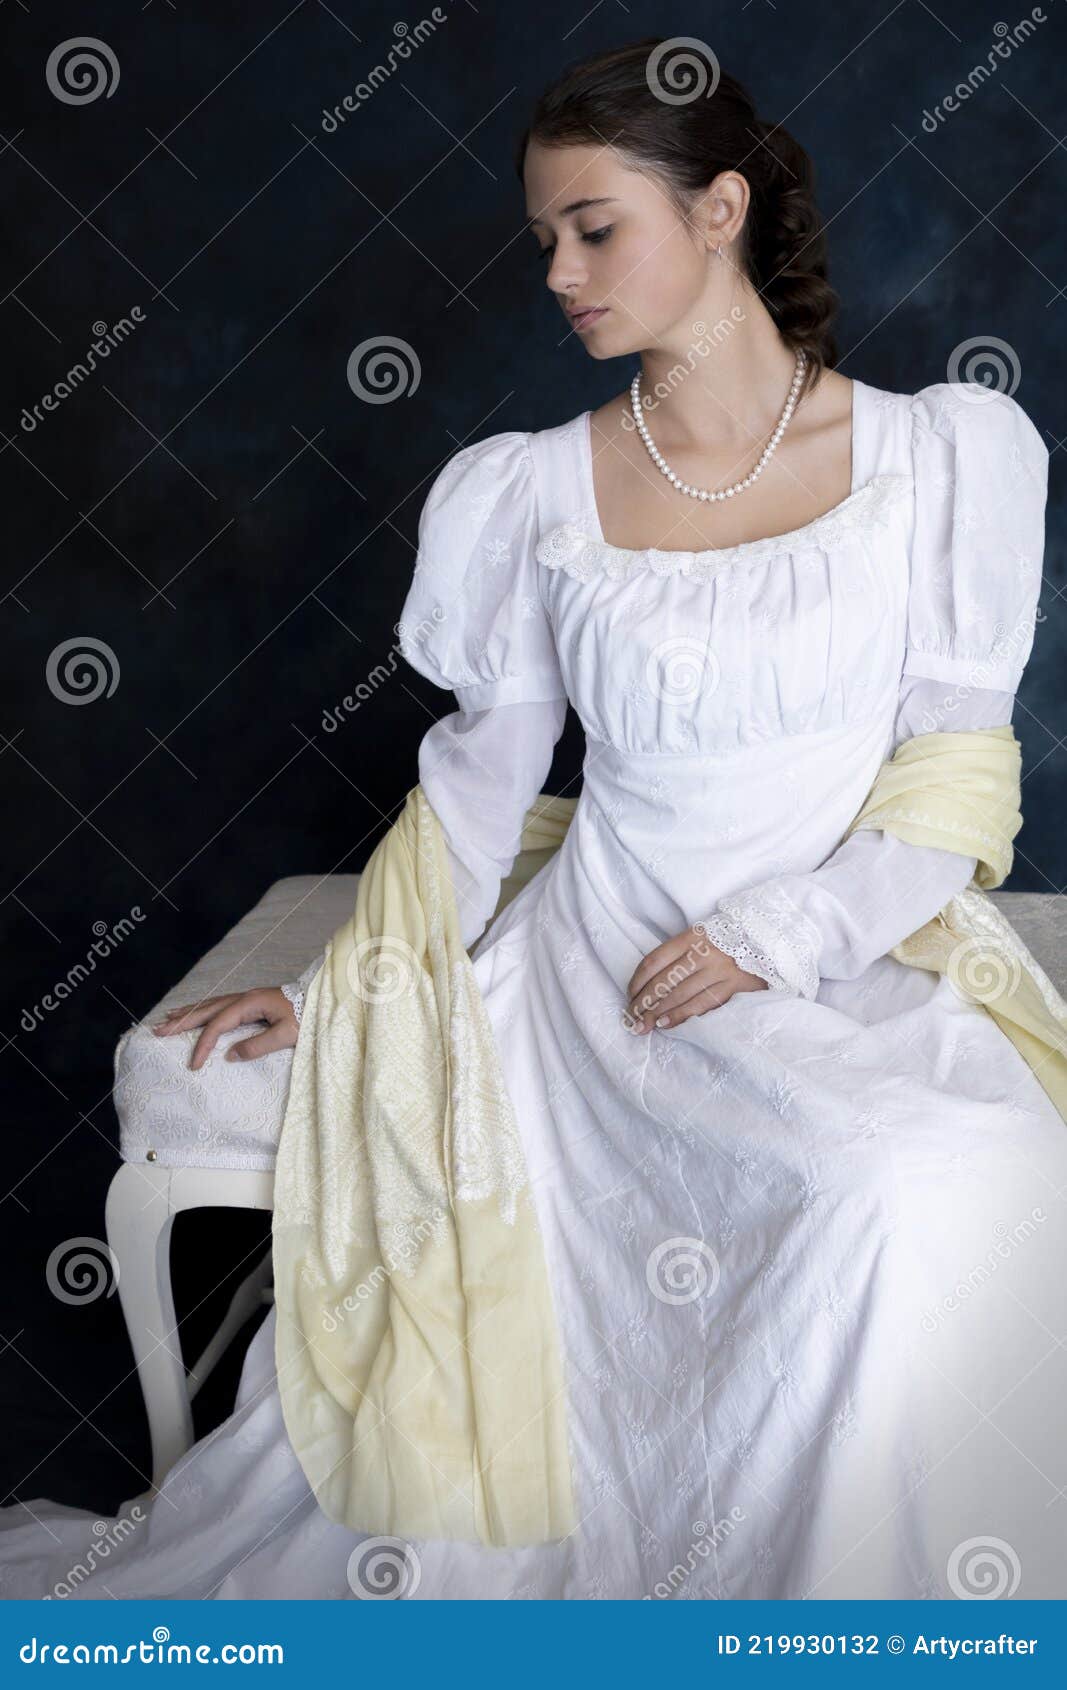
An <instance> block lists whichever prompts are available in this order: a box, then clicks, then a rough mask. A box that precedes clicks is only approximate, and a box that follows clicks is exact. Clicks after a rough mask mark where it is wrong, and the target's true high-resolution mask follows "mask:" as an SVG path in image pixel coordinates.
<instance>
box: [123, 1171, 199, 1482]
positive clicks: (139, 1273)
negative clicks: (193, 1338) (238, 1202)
mask: <svg viewBox="0 0 1067 1690" xmlns="http://www.w3.org/2000/svg"><path fill="white" fill-rule="evenodd" d="M170 1173H171V1170H169V1169H167V1168H152V1169H148V1168H141V1167H135V1166H134V1165H133V1163H131V1162H124V1163H123V1164H122V1166H121V1167H120V1168H119V1169H118V1171H117V1173H116V1174H115V1177H114V1179H113V1180H112V1182H111V1185H110V1187H109V1188H108V1194H107V1204H106V1208H105V1225H106V1229H107V1241H108V1246H109V1248H110V1249H111V1250H112V1251H113V1252H114V1255H115V1259H116V1261H117V1262H118V1270H119V1298H120V1301H121V1303H122V1312H123V1314H124V1316H125V1319H126V1327H127V1330H128V1332H129V1335H130V1343H131V1346H132V1348H133V1356H134V1361H135V1362H136V1364H137V1373H138V1377H139V1378H140V1381H141V1390H142V1392H143V1394H144V1403H145V1411H146V1413H147V1415H148V1430H149V1435H150V1437H151V1440H152V1484H153V1488H154V1489H158V1488H159V1486H160V1485H161V1484H162V1483H163V1480H164V1479H165V1478H166V1476H167V1474H168V1473H169V1471H170V1469H171V1468H172V1467H173V1465H174V1463H175V1462H176V1461H177V1460H178V1458H179V1456H182V1455H184V1454H185V1452H186V1450H187V1449H190V1448H191V1447H192V1443H193V1415H192V1409H191V1407H190V1404H189V1392H188V1386H187V1383H186V1376H185V1367H184V1365H183V1363H182V1356H181V1342H180V1339H179V1337H178V1333H177V1331H176V1322H175V1318H174V1297H173V1293H172V1291H171V1280H170V1240H171V1229H172V1227H173V1225H174V1211H173V1209H172V1207H171V1202H170Z"/></svg>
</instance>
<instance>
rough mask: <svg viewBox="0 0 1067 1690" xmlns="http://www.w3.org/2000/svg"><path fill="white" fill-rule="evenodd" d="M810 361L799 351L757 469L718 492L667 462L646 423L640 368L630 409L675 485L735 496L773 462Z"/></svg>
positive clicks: (703, 495) (702, 495)
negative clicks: (683, 475)
mask: <svg viewBox="0 0 1067 1690" xmlns="http://www.w3.org/2000/svg"><path fill="white" fill-rule="evenodd" d="M806 363H807V355H806V354H805V353H804V352H802V351H801V352H798V353H797V360H796V370H795V372H794V375H793V379H792V381H791V382H790V384H789V395H788V397H787V399H786V402H785V405H784V406H783V408H782V414H781V416H780V417H779V418H778V421H777V423H776V424H775V427H774V431H773V433H772V434H771V437H770V439H769V440H768V442H767V444H766V446H764V448H763V451H762V452H761V453H760V459H759V463H758V464H757V465H756V467H755V469H753V470H750V471H749V473H748V474H747V475H746V476H743V477H742V479H741V480H740V481H735V482H734V484H733V486H732V487H723V488H720V489H719V491H718V492H713V491H712V490H711V489H710V488H707V487H690V486H689V484H688V482H685V481H683V480H682V478H681V476H679V475H675V473H674V471H673V469H672V468H671V466H670V464H669V463H668V462H667V460H666V458H665V457H664V456H663V454H662V452H660V451H659V449H658V447H657V446H656V443H655V441H654V440H653V438H652V436H651V434H650V433H649V431H648V424H647V423H646V421H645V419H644V415H643V414H642V411H641V371H640V370H638V372H637V374H636V375H635V376H634V379H633V381H632V382H631V383H630V409H631V411H632V412H633V418H634V425H635V427H636V429H637V432H638V434H639V435H640V436H641V439H642V440H643V441H644V443H645V445H646V447H647V448H648V454H649V457H650V458H651V459H652V461H653V463H654V464H655V465H656V466H657V468H658V469H659V470H660V472H661V473H662V474H663V475H665V476H666V477H667V480H668V481H669V482H670V483H671V485H672V486H673V487H676V488H677V489H678V491H679V493H688V494H689V497H690V498H691V499H705V500H706V499H732V498H733V496H734V494H735V493H741V492H743V491H744V489H745V488H746V487H751V486H752V483H753V482H754V481H755V479H756V477H757V476H759V475H762V474H763V471H764V470H765V469H766V467H767V465H768V463H769V462H770V460H771V457H772V456H773V454H774V451H775V448H776V447H777V445H778V442H779V440H780V439H781V438H782V435H783V434H784V433H785V430H786V427H787V425H788V422H789V419H790V417H791V416H792V415H793V412H794V411H795V410H796V407H797V398H798V395H799V393H800V384H801V382H802V380H803V378H804V365H805V364H806Z"/></svg>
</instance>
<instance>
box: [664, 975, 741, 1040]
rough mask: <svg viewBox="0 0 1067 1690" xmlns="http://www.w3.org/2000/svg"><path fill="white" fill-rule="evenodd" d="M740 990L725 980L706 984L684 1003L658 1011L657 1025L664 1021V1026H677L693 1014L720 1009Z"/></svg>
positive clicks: (702, 1013) (704, 1013)
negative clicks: (710, 984)
mask: <svg viewBox="0 0 1067 1690" xmlns="http://www.w3.org/2000/svg"><path fill="white" fill-rule="evenodd" d="M739 990H740V988H739V987H737V986H733V985H731V984H730V983H729V982H728V981H725V980H723V981H719V982H718V983H717V984H716V985H714V986H705V987H704V989H703V990H702V991H699V992H694V994H693V996H692V997H691V998H687V999H686V1000H685V1002H684V1003H681V1004H678V1005H676V1006H674V1007H672V1008H670V1009H661V1010H659V1011H657V1016H656V1022H655V1025H656V1026H657V1027H659V1026H660V1022H661V1021H662V1022H663V1026H664V1027H677V1026H678V1025H679V1024H680V1023H681V1022H682V1021H688V1020H689V1018H690V1016H692V1015H706V1014H707V1012H708V1010H709V1009H720V1008H721V1007H722V1005H723V1004H724V1003H728V1002H729V1001H730V999H731V998H732V997H733V995H734V993H735V992H737V991H739ZM661 1031H662V1029H661Z"/></svg>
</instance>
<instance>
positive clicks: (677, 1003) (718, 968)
mask: <svg viewBox="0 0 1067 1690" xmlns="http://www.w3.org/2000/svg"><path fill="white" fill-rule="evenodd" d="M767 989H768V988H767V982H766V980H761V979H760V977H759V975H758V974H746V973H745V970H744V969H743V968H738V966H737V964H736V962H735V961H734V959H733V957H732V956H727V955H726V953H725V952H724V951H720V950H719V949H718V947H717V946H716V945H713V944H712V942H711V940H710V939H709V938H708V937H707V936H706V934H704V933H702V932H700V931H699V930H698V929H697V928H695V927H687V928H686V930H685V932H684V933H679V934H677V935H676V937H675V938H673V939H666V940H664V942H663V944H662V945H657V946H656V948H655V950H654V951H649V953H648V955H647V956H646V957H645V959H644V961H643V962H641V963H639V964H638V966H637V968H636V969H635V970H634V973H633V974H632V975H631V977H630V983H629V985H628V986H627V988H626V995H627V998H628V999H629V1007H628V1010H627V1014H628V1015H630V1016H632V1017H633V1021H632V1026H631V1031H633V1032H635V1033H648V1032H651V1030H652V1027H653V1026H656V1027H676V1026H678V1025H679V1023H680V1022H682V1021H688V1020H689V1017H690V1016H691V1015H703V1014H704V1013H705V1011H707V1010H709V1009H718V1007H719V1005H720V1004H724V1003H726V1002H727V1000H728V999H729V998H732V997H733V995H734V993H735V992H765V991H767Z"/></svg>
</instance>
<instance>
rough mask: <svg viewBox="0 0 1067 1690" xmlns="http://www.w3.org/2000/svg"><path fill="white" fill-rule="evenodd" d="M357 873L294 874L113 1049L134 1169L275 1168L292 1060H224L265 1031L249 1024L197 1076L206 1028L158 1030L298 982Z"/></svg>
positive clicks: (274, 1055) (350, 901)
mask: <svg viewBox="0 0 1067 1690" xmlns="http://www.w3.org/2000/svg"><path fill="white" fill-rule="evenodd" d="M358 885H359V875H358V874H332V875H327V876H325V877H323V876H319V875H313V874H300V875H291V876H289V877H287V878H286V879H285V880H278V881H275V883H274V885H273V886H271V887H270V889H269V890H268V891H267V892H266V893H264V895H263V897H262V898H261V899H260V901H259V903H258V904H256V906H255V908H254V909H251V910H249V912H248V914H247V915H245V916H243V917H242V918H241V920H240V921H239V922H238V923H237V925H236V926H235V927H232V928H231V929H230V931H229V932H228V933H227V934H226V935H225V937H224V938H223V939H221V940H220V941H219V943H218V944H217V945H215V946H214V947H213V948H212V949H211V950H210V951H208V953H207V955H206V956H204V957H203V958H202V959H201V960H200V961H199V962H198V963H197V964H196V965H195V967H193V968H192V969H190V971H189V973H188V974H186V976H185V977H184V979H182V980H179V982H178V983H177V985H176V986H175V987H174V988H173V990H171V991H169V992H168V993H167V994H166V996H165V997H164V998H162V999H161V1001H160V1002H159V1003H158V1004H156V1006H155V1008H154V1009H152V1010H151V1011H150V1012H149V1013H148V1014H147V1015H146V1016H145V1018H144V1021H143V1022H141V1023H138V1024H137V1025H135V1026H133V1027H131V1028H129V1030H128V1031H127V1032H125V1033H124V1034H123V1035H122V1037H121V1039H120V1040H119V1042H118V1045H117V1047H116V1049H115V1094H114V1095H115V1107H116V1110H117V1112H118V1117H119V1148H120V1152H121V1154H122V1156H123V1157H124V1159H125V1160H126V1161H128V1162H144V1161H150V1162H155V1163H157V1164H161V1165H162V1166H164V1167H175V1168H179V1167H197V1168H259V1169H273V1167H274V1163H275V1157H276V1152H277V1146H278V1139H279V1137H280V1135H281V1126H282V1119H283V1117H284V1114H285V1103H286V1098H287V1097H288V1093H289V1071H290V1068H291V1066H292V1061H293V1052H292V1049H291V1048H290V1049H288V1050H275V1051H271V1052H270V1054H269V1055H267V1056H263V1057H257V1058H256V1059H255V1060H254V1061H251V1062H227V1061H226V1060H225V1054H226V1051H227V1050H228V1049H229V1047H230V1045H231V1044H236V1043H237V1042H238V1041H239V1040H240V1039H244V1038H247V1037H248V1036H249V1033H252V1032H262V1031H263V1023H262V1022H250V1023H249V1024H248V1025H247V1026H245V1027H240V1028H238V1027H235V1028H234V1029H233V1030H232V1031H231V1032H228V1033H223V1034H222V1036H221V1037H220V1039H219V1040H218V1043H217V1044H216V1045H215V1048H214V1050H213V1051H212V1053H211V1055H210V1057H209V1058H208V1060H207V1062H206V1063H205V1064H204V1066H203V1067H202V1068H199V1069H196V1070H194V1069H191V1068H190V1067H189V1058H190V1057H191V1056H192V1053H193V1049H194V1047H195V1045H196V1041H197V1039H198V1038H199V1037H200V1034H201V1031H202V1029H201V1028H199V1027H198V1028H194V1029H193V1030H192V1031H191V1032H188V1033H174V1034H169V1035H168V1036H167V1037H166V1038H160V1037H158V1036H157V1035H156V1034H155V1033H153V1032H152V1027H153V1026H154V1025H155V1023H156V1022H157V1021H160V1020H162V1018H163V1014H164V1012H165V1011H166V1010H168V1009H170V1008H171V1006H172V1005H174V1004H182V1003H194V1002H195V1001H196V1000H197V999H198V998H201V997H208V996H214V995H215V994H217V993H220V992H243V991H248V990H249V989H250V988H252V987H254V986H280V985H281V984H282V983H283V981H288V980H295V979H296V978H297V977H298V975H299V974H301V973H302V971H303V970H304V969H305V968H306V967H307V965H308V963H309V962H310V961H311V960H312V958H313V957H315V956H317V955H318V953H319V952H320V951H321V950H322V949H323V948H324V947H325V945H326V941H327V940H328V939H330V938H332V936H333V934H334V933H335V932H336V931H337V929H338V928H339V927H340V926H341V924H342V922H343V921H345V920H346V919H347V918H348V916H349V915H350V914H351V912H352V907H353V905H354V904H355V901H356V888H357V886H358Z"/></svg>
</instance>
